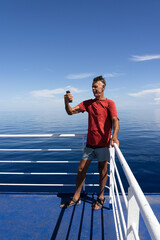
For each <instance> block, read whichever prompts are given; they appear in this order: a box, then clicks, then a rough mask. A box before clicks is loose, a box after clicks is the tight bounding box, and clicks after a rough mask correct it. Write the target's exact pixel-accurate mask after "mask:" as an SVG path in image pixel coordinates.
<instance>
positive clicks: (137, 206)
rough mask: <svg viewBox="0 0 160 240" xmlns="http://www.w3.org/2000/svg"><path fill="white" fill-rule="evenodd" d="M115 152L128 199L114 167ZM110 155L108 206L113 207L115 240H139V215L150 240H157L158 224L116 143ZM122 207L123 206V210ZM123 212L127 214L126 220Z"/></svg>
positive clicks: (159, 227) (159, 225) (159, 236)
mask: <svg viewBox="0 0 160 240" xmlns="http://www.w3.org/2000/svg"><path fill="white" fill-rule="evenodd" d="M115 152H116V155H117V157H118V159H119V162H120V164H121V167H122V169H123V172H124V174H125V176H126V179H127V182H128V184H129V188H128V199H127V197H126V194H125V191H124V187H123V184H122V181H121V179H120V176H119V172H118V169H117V166H116V161H115ZM110 153H111V158H110V204H111V205H112V207H113V215H114V221H115V228H116V236H117V239H120V240H122V239H126V240H133V239H135V240H138V239H140V237H139V214H140V213H141V215H142V218H143V220H144V223H145V225H146V227H147V230H148V232H149V234H150V237H151V239H152V240H159V239H160V224H159V222H158V220H157V218H156V216H155V214H154V213H153V211H152V209H151V207H150V205H149V203H148V201H147V199H146V197H145V195H144V194H143V192H142V190H141V188H140V186H139V184H138V182H137V180H136V179H135V177H134V175H133V173H132V171H131V169H130V167H129V166H128V164H127V162H126V160H125V158H124V156H123V154H122V152H121V151H120V149H119V147H118V146H117V144H116V143H114V147H113V148H111V151H110ZM115 176H116V177H115ZM116 179H117V181H116ZM117 183H118V184H119V188H120V189H121V194H122V197H120V194H119V192H118V186H117ZM122 202H124V204H122ZM122 205H124V206H125V209H124V207H122ZM124 212H127V219H126V220H125V217H124V215H125V213H124Z"/></svg>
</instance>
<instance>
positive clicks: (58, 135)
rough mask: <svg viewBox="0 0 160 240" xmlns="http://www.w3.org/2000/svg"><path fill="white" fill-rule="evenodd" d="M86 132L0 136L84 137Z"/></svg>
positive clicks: (4, 136)
mask: <svg viewBox="0 0 160 240" xmlns="http://www.w3.org/2000/svg"><path fill="white" fill-rule="evenodd" d="M86 136H87V135H86V134H0V138H21V137H47V138H48V137H86Z"/></svg>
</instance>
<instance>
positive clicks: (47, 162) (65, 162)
mask: <svg viewBox="0 0 160 240" xmlns="http://www.w3.org/2000/svg"><path fill="white" fill-rule="evenodd" d="M0 163H80V161H27V160H26V161H5V160H4V161H0ZM92 163H97V161H92Z"/></svg>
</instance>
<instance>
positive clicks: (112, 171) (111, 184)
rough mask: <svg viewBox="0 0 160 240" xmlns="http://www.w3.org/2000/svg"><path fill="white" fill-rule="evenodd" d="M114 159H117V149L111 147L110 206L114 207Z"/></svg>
mask: <svg viewBox="0 0 160 240" xmlns="http://www.w3.org/2000/svg"><path fill="white" fill-rule="evenodd" d="M113 161H115V149H114V147H110V165H109V166H110V167H109V172H110V173H109V175H110V178H109V208H110V209H112V203H113V195H112V193H114V182H113V179H114V172H115V169H114V164H113Z"/></svg>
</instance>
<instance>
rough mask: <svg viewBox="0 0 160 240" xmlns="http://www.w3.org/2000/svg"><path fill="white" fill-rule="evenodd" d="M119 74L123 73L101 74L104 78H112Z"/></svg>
mask: <svg viewBox="0 0 160 240" xmlns="http://www.w3.org/2000/svg"><path fill="white" fill-rule="evenodd" d="M121 75H124V74H123V73H105V74H104V75H103V76H104V77H106V78H113V77H119V76H121Z"/></svg>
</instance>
